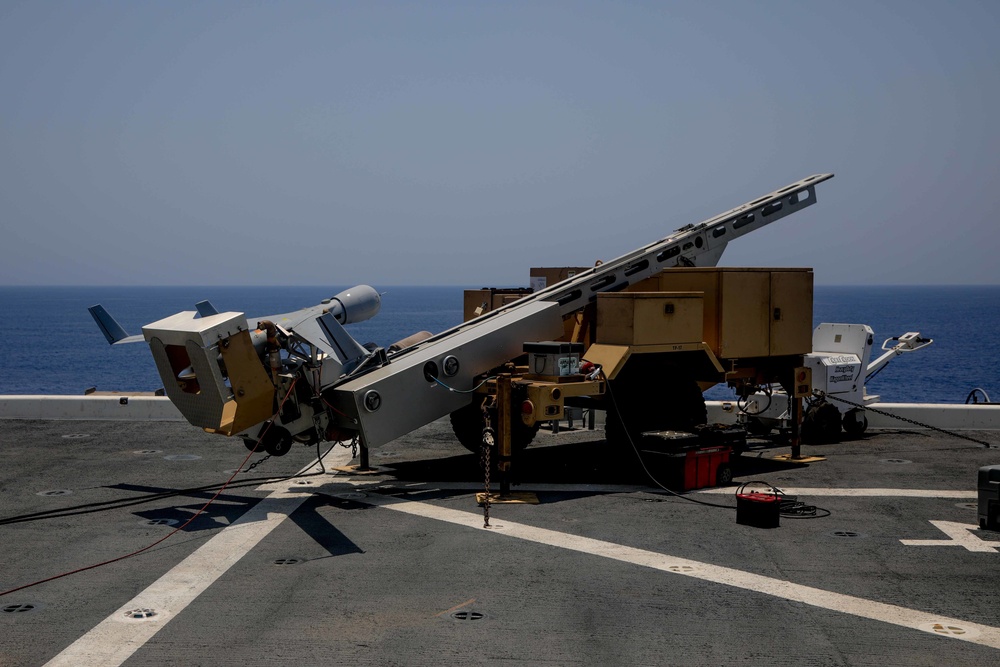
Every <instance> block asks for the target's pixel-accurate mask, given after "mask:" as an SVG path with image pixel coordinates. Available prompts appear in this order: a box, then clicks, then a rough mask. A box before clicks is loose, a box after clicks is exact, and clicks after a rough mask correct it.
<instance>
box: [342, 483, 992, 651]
mask: <svg viewBox="0 0 1000 667" xmlns="http://www.w3.org/2000/svg"><path fill="white" fill-rule="evenodd" d="M362 502H365V503H368V504H372V505H378V506H380V507H384V508H387V509H390V510H393V511H396V512H403V513H406V514H410V515H413V516H419V517H423V518H427V519H436V520H438V521H445V522H447V523H452V524H457V525H460V526H465V527H467V528H473V529H476V530H482V531H485V532H488V533H491V534H495V535H498V536H504V537H515V538H518V539H522V540H527V541H529V542H536V543H538V544H545V545H548V546H554V547H561V548H563V549H569V550H571V551H577V552H580V553H585V554H591V555H594V556H601V557H603V558H610V559H612V560H617V561H621V562H624V563H632V564H634V565H640V566H642V567H648V568H652V569H655V570H660V571H663V572H670V573H673V574H681V575H684V576H687V577H694V578H696V579H701V580H703V581H710V582H713V583H717V584H724V585H727V586H733V587H734V588H741V589H743V590H748V591H755V592H758V593H764V594H765V595H771V596H774V597H777V598H781V599H784V600H790V601H793V602H802V603H804V604H808V605H812V606H814V607H819V608H821V609H828V610H831V611H837V612H841V613H844V614H850V615H852V616H858V617H860V618H868V619H871V620H874V621H881V622H883V623H891V624H893V625H898V626H901V627H904V628H908V629H912V630H919V631H921V632H925V633H930V634H934V635H937V636H941V637H947V638H951V639H959V640H962V641H967V642H972V643H975V644H981V645H983V646H989V647H991V648H996V649H1000V628H995V627H991V626H988V625H981V624H979V623H971V622H968V621H963V620H960V619H956V618H950V617H948V616H940V615H937V614H930V613H927V612H923V611H918V610H915V609H907V608H906V607H899V606H896V605H891V604H885V603H882V602H876V601H874V600H866V599H864V598H858V597H854V596H851V595H843V594H841V593H835V592H833V591H827V590H823V589H821V588H813V587H811V586H802V585H800V584H794V583H792V582H789V581H784V580H782V579H774V578H772V577H765V576H762V575H759V574H752V573H749V572H743V571H741V570H735V569H732V568H728V567H720V566H718V565H712V564H710V563H703V562H700V561H696V560H689V559H686V558H678V557H676V556H670V555H667V554H661V553H656V552H654V551H647V550H645V549H636V548H633V547H627V546H623V545H620V544H614V543H613V542H604V541H602V540H595V539H592V538H589V537H581V536H579V535H569V534H567V533H560V532H556V531H554V530H547V529H545V528H535V527H534V526H527V525H524V524H518V523H513V522H510V521H504V522H503V523H502V525H501V526H498V527H497V528H496V529H493V530H490V529H485V528H483V518H482V516H481V515H479V514H472V513H470V512H462V511H459V510H453V509H448V508H445V507H438V506H435V505H430V504H427V503H422V502H412V501H406V500H400V499H398V498H392V497H384V496H383V497H379V496H377V495H376V494H371V495H370V496H368V497H367V498H365V499H364V500H363V501H362ZM940 628H959V629H961V632H960V633H958V632H955V633H942V632H941V630H940Z"/></svg>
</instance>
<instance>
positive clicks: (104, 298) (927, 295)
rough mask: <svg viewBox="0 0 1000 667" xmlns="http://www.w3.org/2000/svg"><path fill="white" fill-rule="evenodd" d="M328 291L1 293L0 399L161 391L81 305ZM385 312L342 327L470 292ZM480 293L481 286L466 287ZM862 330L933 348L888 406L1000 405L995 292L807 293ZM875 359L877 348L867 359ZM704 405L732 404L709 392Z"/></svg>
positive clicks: (367, 330) (445, 304)
mask: <svg viewBox="0 0 1000 667" xmlns="http://www.w3.org/2000/svg"><path fill="white" fill-rule="evenodd" d="M346 287H348V286H346V285H345V286H332V287H317V286H306V287H273V286H269V287H216V286H208V287H189V286H184V287H138V286H130V287H117V286H113V287H108V286H66V287H49V286H46V287H20V286H16V287H0V312H2V313H3V317H2V318H0V340H2V341H4V342H5V343H6V344H5V345H4V349H3V352H2V353H0V394H4V395H8V394H45V395H58V394H68V395H79V394H83V393H84V391H85V390H87V389H88V388H91V387H96V388H97V390H99V391H153V390H155V389H157V388H159V387H160V386H162V383H161V381H160V379H159V376H158V375H157V373H156V369H155V367H154V364H153V360H152V357H151V356H150V353H149V349H148V347H147V346H146V345H145V344H142V343H139V344H135V345H118V346H115V347H111V346H109V345H108V344H107V342H106V341H105V339H104V337H103V335H102V334H101V333H100V331H99V330H98V329H97V326H96V325H95V324H94V321H93V320H92V319H91V317H90V314H89V313H88V312H87V308H88V307H89V306H92V305H94V304H96V303H101V304H103V305H104V307H105V308H107V310H108V311H109V312H110V313H112V314H113V315H114V316H115V317H116V318H117V319H118V321H119V322H120V323H121V324H122V326H123V327H124V328H125V329H126V330H127V331H128V332H129V333H132V334H137V333H140V332H141V327H142V326H143V325H144V324H148V323H149V322H153V321H156V320H158V319H162V318H163V317H166V316H168V315H171V314H173V313H175V312H178V311H182V310H193V309H194V304H195V303H197V302H198V301H201V300H203V299H208V300H210V301H212V303H213V304H214V305H215V306H216V308H218V309H219V310H220V311H238V312H245V313H247V314H248V316H252V317H256V316H263V315H269V314H276V313H282V312H288V311H291V310H296V309H298V308H303V307H305V306H309V305H313V304H316V303H318V302H319V301H320V300H322V299H324V298H326V297H329V296H332V295H334V294H336V293H337V292H339V291H341V290H342V289H345V288H346ZM375 287H376V288H377V289H378V290H379V291H380V292H383V293H384V294H383V298H382V309H381V312H380V313H379V314H378V315H377V316H376V317H374V318H373V319H371V320H369V321H367V322H362V323H358V324H354V325H349V326H348V330H349V331H350V332H351V334H352V335H353V336H354V337H355V338H357V339H358V340H359V341H361V342H362V343H366V342H374V343H376V344H378V345H381V346H388V345H389V344H391V343H393V342H395V341H397V340H399V339H401V338H404V337H406V336H408V335H410V334H411V333H414V332H417V331H422V330H426V331H431V332H432V333H439V332H441V331H444V330H446V329H449V328H451V327H453V326H455V325H457V324H460V323H461V321H462V302H463V291H464V290H465V289H467V288H468V287H466V286H438V287H433V286H388V287H381V286H377V285H376V286H375ZM470 287H477V286H470ZM820 322H842V323H851V324H868V325H869V326H871V327H872V328H873V329H874V331H875V339H876V346H878V345H880V344H881V342H882V341H883V340H884V339H886V338H889V337H891V336H898V335H901V334H903V333H906V332H907V331H919V332H921V334H922V335H923V336H925V337H928V338H933V339H935V342H934V344H933V345H931V346H930V347H928V348H927V349H925V350H922V351H920V352H916V353H913V354H912V355H903V356H902V357H900V358H898V359H896V360H895V361H893V362H892V363H890V364H889V366H888V367H887V368H886V369H885V370H884V371H883V372H882V373H880V374H879V375H878V376H876V377H875V378H873V379H872V380H871V381H870V382H869V384H868V392H869V393H870V394H873V393H874V394H879V395H881V396H882V400H884V401H889V402H897V401H901V402H934V403H963V402H964V401H965V398H966V396H967V395H968V393H969V392H970V391H971V390H972V389H973V388H976V387H980V388H982V389H985V390H986V391H987V392H988V393H989V394H990V396H991V398H992V399H993V400H1000V371H998V370H997V368H996V366H995V365H994V363H993V362H994V360H995V359H997V358H1000V339H998V338H997V337H995V336H992V333H993V332H995V331H997V329H998V326H997V325H1000V286H998V285H969V286H952V285H947V286H909V285H907V286H891V285H886V286H853V285H852V286H824V285H818V286H816V288H815V293H814V306H813V323H814V326H815V325H816V324H818V323H820ZM875 354H880V352H874V353H873V355H875ZM710 395H711V397H712V398H717V399H718V398H725V397H727V396H729V395H730V394H729V392H728V390H726V389H724V388H718V387H717V388H715V389H713V390H711V392H710Z"/></svg>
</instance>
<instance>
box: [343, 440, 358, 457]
mask: <svg viewBox="0 0 1000 667" xmlns="http://www.w3.org/2000/svg"><path fill="white" fill-rule="evenodd" d="M340 446H341V447H350V448H351V460H352V461H353V460H354V459H356V458H358V436H354V437H353V438H352V439H351V441H350V442H343V441H341V443H340Z"/></svg>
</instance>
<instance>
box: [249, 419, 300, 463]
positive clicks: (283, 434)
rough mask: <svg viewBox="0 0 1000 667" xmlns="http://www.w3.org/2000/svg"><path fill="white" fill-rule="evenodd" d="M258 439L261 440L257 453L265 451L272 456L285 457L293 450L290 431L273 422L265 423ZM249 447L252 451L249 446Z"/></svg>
mask: <svg viewBox="0 0 1000 667" xmlns="http://www.w3.org/2000/svg"><path fill="white" fill-rule="evenodd" d="M257 437H258V438H259V439H260V440H261V443H260V447H258V448H257V451H260V450H264V451H265V452H267V453H268V454H270V455H271V456H284V455H285V454H287V453H288V452H289V451H290V450H291V449H292V436H291V435H290V434H289V433H288V430H287V429H285V428H282V427H281V426H275V425H274V424H273V423H271V422H264V425H263V426H262V427H261V429H260V433H258V434H257ZM247 447H248V448H250V449H252V447H251V446H250V445H249V444H247Z"/></svg>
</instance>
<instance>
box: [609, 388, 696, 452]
mask: <svg viewBox="0 0 1000 667" xmlns="http://www.w3.org/2000/svg"><path fill="white" fill-rule="evenodd" d="M626 370H627V369H626ZM674 373H675V374H674V375H673V376H672V377H671V374H670V373H669V372H667V373H665V374H664V376H663V377H662V378H660V379H657V378H654V377H650V376H649V374H643V373H642V372H641V371H639V372H633V373H631V374H629V375H626V374H625V373H622V374H621V375H619V376H618V378H617V379H615V380H613V381H612V385H611V393H612V397H613V398H612V400H611V401H610V404H609V406H608V411H607V417H606V419H605V425H604V431H605V437H606V439H607V441H608V442H609V443H612V444H614V445H624V446H628V444H629V438H631V440H632V442H633V443H634V444H636V445H638V443H639V438H640V437H641V435H642V434H643V433H644V432H646V431H688V432H690V431H693V430H694V427H695V426H699V425H701V424H706V423H708V412H707V409H706V407H705V397H704V396H703V395H702V393H701V387H699V386H698V383H697V382H695V381H694V380H693V379H691V378H689V377H686V376H684V375H683V374H679V373H677V372H676V371H674ZM626 425H627V430H626Z"/></svg>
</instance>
